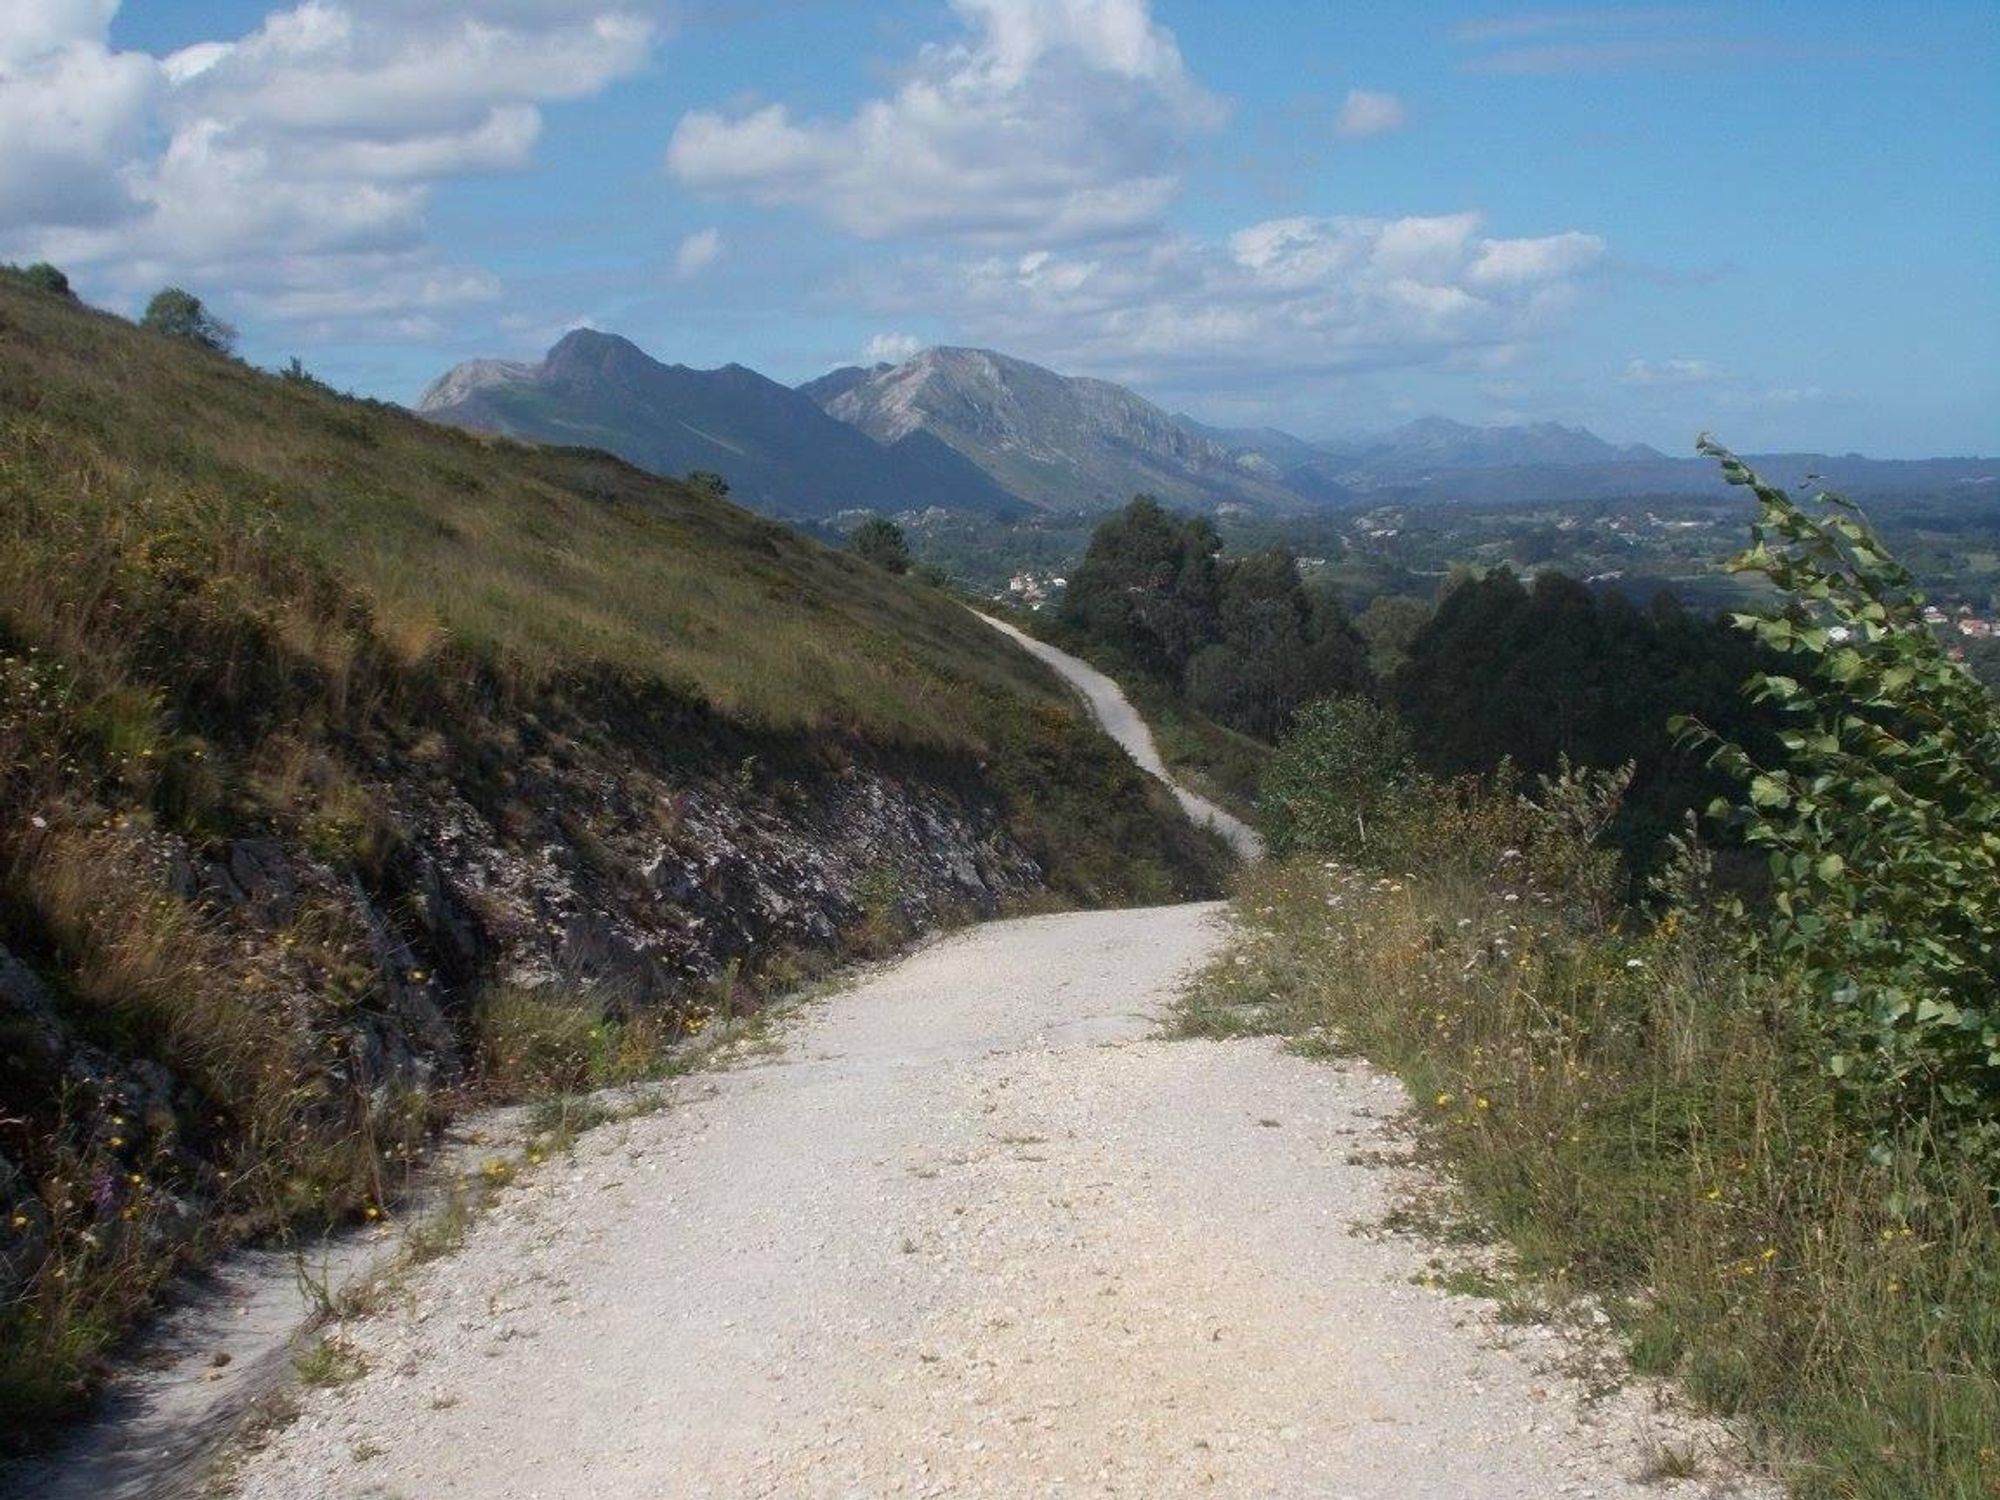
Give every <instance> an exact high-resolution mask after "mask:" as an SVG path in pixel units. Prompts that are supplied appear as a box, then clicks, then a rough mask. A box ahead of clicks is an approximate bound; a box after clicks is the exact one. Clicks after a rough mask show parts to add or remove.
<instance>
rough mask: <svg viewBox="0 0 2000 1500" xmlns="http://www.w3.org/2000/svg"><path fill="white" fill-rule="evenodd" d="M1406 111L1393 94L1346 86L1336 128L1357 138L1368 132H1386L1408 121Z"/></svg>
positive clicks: (1399, 128)
mask: <svg viewBox="0 0 2000 1500" xmlns="http://www.w3.org/2000/svg"><path fill="white" fill-rule="evenodd" d="M1409 118H1410V116H1409V111H1408V110H1406V109H1404V108H1403V101H1402V100H1401V99H1398V98H1397V97H1396V96H1395V95H1394V94H1382V93H1376V92H1374V91H1373V90H1370V89H1349V90H1348V91H1347V98H1346V99H1344V100H1343V101H1341V105H1340V118H1339V119H1338V121H1336V128H1337V129H1338V130H1339V131H1340V133H1341V134H1342V135H1344V136H1348V137H1350V138H1352V139H1359V138H1361V137H1363V136H1370V135H1387V134H1388V133H1389V132H1390V131H1392V130H1401V129H1402V128H1403V126H1404V125H1405V124H1407V123H1408V122H1409Z"/></svg>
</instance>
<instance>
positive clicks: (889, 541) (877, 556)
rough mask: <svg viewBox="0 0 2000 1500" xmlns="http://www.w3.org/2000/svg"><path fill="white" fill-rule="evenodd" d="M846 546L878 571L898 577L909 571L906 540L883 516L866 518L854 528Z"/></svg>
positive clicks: (894, 525)
mask: <svg viewBox="0 0 2000 1500" xmlns="http://www.w3.org/2000/svg"><path fill="white" fill-rule="evenodd" d="M847 544H848V545H849V546H850V547H852V548H853V549H854V551H855V552H856V554H858V555H859V556H861V557H863V558H866V559H867V560H868V561H869V562H872V563H873V564H875V566H876V567H878V568H886V569H888V570H889V571H890V572H891V573H898V574H901V573H907V572H909V571H910V542H909V538H907V537H905V536H904V535H903V528H902V527H900V526H898V525H897V524H896V523H895V522H894V521H892V520H890V519H889V518H888V517H887V516H870V517H869V518H868V519H867V520H865V521H863V522H862V523H861V524H860V525H859V526H857V527H855V528H854V534H853V535H852V536H850V537H849V538H848V539H847Z"/></svg>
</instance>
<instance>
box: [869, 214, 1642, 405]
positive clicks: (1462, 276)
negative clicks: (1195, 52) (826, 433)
mask: <svg viewBox="0 0 2000 1500" xmlns="http://www.w3.org/2000/svg"><path fill="white" fill-rule="evenodd" d="M1603 253H1604V245H1603V242H1602V241H1601V240H1599V239H1598V238H1597V237H1596V236H1595V235H1588V234H1580V233H1571V234H1564V235H1556V236H1550V237H1546V238H1542V239H1503V238H1496V237H1491V236H1488V235H1486V234H1484V233H1483V232H1482V225H1481V221H1480V218H1479V216H1478V215H1476V214H1469V213H1467V214H1450V215H1440V216H1433V217H1409V218H1400V219H1368V218H1335V219H1317V218H1290V219H1273V220H1268V221H1266V222H1263V223H1259V224H1252V225H1248V226H1246V227H1245V228H1243V229H1240V230H1238V231H1237V232H1236V233H1234V234H1232V235H1230V236H1229V237H1228V238H1227V240H1226V241H1224V242H1222V243H1220V244H1216V243H1211V242H1206V241H1199V240H1194V239H1185V238H1166V237H1161V238H1154V239H1149V240H1143V241H1128V242H1124V243H1121V244H1117V245H1111V246H1100V247H1098V248H1096V249H1094V250H1092V251H1091V252H1089V253H1088V254H1079V253H1064V252H1057V251H1049V250H1038V251H1035V252H1033V253H1031V254H1028V255H1025V256H1011V257H1010V256H999V255H993V256H985V257H980V258H977V259H974V260H970V261H960V260H952V259H949V258H944V257H933V258H930V259H928V260H922V261H918V262H913V263H907V262H906V263H904V264H903V265H900V266H898V267H896V268H895V269H894V270H893V271H892V272H886V273H883V274H882V275H881V276H880V277H879V279H878V280H876V281H875V282H874V283H873V284H864V285H862V286H861V287H860V288H858V290H859V291H860V292H861V293H862V294H863V295H864V296H866V297H867V298H868V300H869V301H870V302H871V303H872V304H873V305H874V306H875V307H876V308H877V309H878V310H879V311H882V312H885V313H890V312H897V311H907V310H909V309H910V308H912V307H921V308H924V309H925V310H927V311H930V312H932V313H934V314H944V315H948V316H951V317H953V318H954V319H955V321H956V322H957V323H958V324H959V326H961V327H962V328H963V329H964V330H965V333H966V336H968V337H970V338H973V339H976V340H980V341H991V342H995V343H999V344H1002V345H1003V346H1004V347H1006V348H1009V349H1017V350H1022V351H1024V352H1028V353H1029V354H1030V355H1031V357H1037V358H1041V359H1044V360H1047V361H1049V362H1051V363H1054V364H1057V365H1058V366H1061V367H1064V368H1070V369H1077V370H1085V371H1091V372H1095V373H1100V374H1105V375H1108V376H1111V377H1112V378H1116V379H1126V380H1133V381H1137V382H1140V383H1142V384H1153V385H1158V384H1163V383H1164V384H1171V383H1173V382H1174V381H1175V380H1178V379H1184V378H1189V377H1195V378H1199V379H1202V380H1206V381H1209V382H1211V383H1213V384H1215V385H1217V386H1226V385H1228V384H1229V383H1230V382H1232V381H1241V382H1249V381H1255V380H1262V379H1267V378H1268V377H1269V374H1270V372H1272V371H1274V370H1284V371H1287V372H1289V373H1292V374H1306V373H1328V372H1342V371H1354V370H1365V369H1379V368H1388V367H1394V366H1414V365H1435V366H1450V367H1451V368H1454V369H1498V368H1504V367H1506V366H1507V365H1509V364H1511V363H1513V362H1515V361H1516V360H1518V359H1519V358H1520V357H1521V355H1522V352H1523V350H1524V349H1525V348H1526V347H1528V346H1530V345H1532V344H1533V343H1534V342H1535V341H1537V340H1538V339H1540V338H1542V337H1544V336H1546V335H1547V334H1548V333H1550V332H1552V331H1553V330H1555V329H1556V328H1558V327H1560V326H1561V324H1562V323H1563V321H1564V320H1565V318H1566V316H1567V314H1568V313H1569V311H1570V310H1571V309H1572V308H1573V307H1574V305H1575V304H1576V302H1577V300H1578V298H1579V296H1580V295H1581V292H1582V288H1583V284H1584V278H1585V277H1586V275H1587V274H1588V272H1589V271H1590V269H1591V268H1592V266H1593V265H1594V264H1595V263H1596V262H1597V261H1598V260H1599V259H1600V258H1601V257H1602V255H1603Z"/></svg>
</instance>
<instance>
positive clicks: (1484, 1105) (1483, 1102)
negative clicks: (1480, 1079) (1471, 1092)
mask: <svg viewBox="0 0 2000 1500" xmlns="http://www.w3.org/2000/svg"><path fill="white" fill-rule="evenodd" d="M1473 1102H1474V1103H1475V1104H1477V1105H1478V1106H1479V1108H1481V1109H1491V1108H1492V1107H1493V1106H1492V1104H1491V1103H1490V1102H1489V1101H1488V1100H1487V1098H1486V1096H1485V1095H1484V1094H1481V1095H1480V1096H1479V1097H1478V1098H1477V1099H1476V1100H1474V1101H1473Z"/></svg>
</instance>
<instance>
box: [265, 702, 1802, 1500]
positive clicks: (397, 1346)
mask: <svg viewBox="0 0 2000 1500" xmlns="http://www.w3.org/2000/svg"><path fill="white" fill-rule="evenodd" d="M1078 665H1080V664H1078ZM1086 670H1087V669H1086ZM1111 692H1112V693H1113V694H1114V695H1115V693H1116V689H1115V688H1112V689H1111ZM1116 702H1117V703H1122V702H1123V700H1122V698H1118V699H1117V700H1116ZM1127 712H1128V713H1129V709H1128V710H1127ZM1134 722H1136V720H1135V721H1134ZM1141 727H1142V728H1143V726H1141ZM1147 743H1148V744H1149V742H1147ZM1135 753H1136V752H1135ZM1154 759H1155V762H1156V761H1157V757H1155V758H1154ZM1224 826H1225V827H1227V825H1226V824H1225V825H1224ZM1238 826H1239V827H1240V825H1238ZM1243 831H1244V832H1245V833H1247V832H1248V830H1243ZM1227 938H1228V931H1227V916H1226V913H1225V911H1224V910H1223V909H1222V908H1221V907H1219V906H1216V905H1198V906H1178V907H1169V908H1160V909H1152V910H1138V911H1122V912H1100V913H1085V914H1078V915H1067V916H1054V917H1041V918H1033V919H1028V920H1022V921H1011V922H998V923H993V924H990V925H987V926H984V927H980V928H977V929H974V930H971V931H967V932H963V933H960V934H958V935H957V936H955V937H952V938H950V939H947V940H945V941H943V942H939V943H937V944H934V945H933V946H931V947H928V948H926V949H924V950H923V951H921V952H919V953H917V954H916V955H914V956H913V957H911V958H908V959H906V960H905V961H903V962H901V963H899V964H896V965H894V966H890V967H885V968H883V969H881V970H878V971H876V972H875V973H874V974H872V975H871V976H869V977H867V978H865V979H864V980H863V981H862V982H860V983H859V984H858V985H857V986H856V987H854V988H852V989H850V990H848V991H846V992H844V993H840V994H837V995H834V996H832V997H830V998H827V999H825V1000H823V1001H820V1002H818V1003H816V1004H815V1005H813V1006H811V1007H809V1008H807V1009H805V1010H803V1011H802V1012H801V1013H799V1014H798V1015H797V1016H796V1017H795V1019H794V1020H793V1022H792V1023H791V1024H790V1025H789V1027H788V1028H787V1029H786V1031H785V1033H784V1035H783V1037H782V1040H781V1042H780V1043H777V1044H772V1045H769V1046H765V1047H751V1048H748V1049H745V1050H744V1051H743V1053H742V1055H741V1056H740V1057H738V1059H737V1061H736V1063H735V1065H734V1066H732V1067H727V1068H724V1069H722V1070H720V1071H715V1072H709V1073H702V1074H695V1075H691V1076H689V1077H687V1078H684V1079H682V1080H680V1081H679V1082H678V1083H677V1084H675V1085H674V1086H673V1088H672V1089H671V1091H670V1097H669V1098H668V1101H667V1104H666V1107H665V1108H663V1109H661V1110H660V1111H658V1112H656V1113H652V1114H646V1115H642V1116H639V1117H636V1118H632V1119H628V1120H625V1121H622V1122H620V1123H617V1124H612V1125H606V1126H602V1127H600V1128H599V1129H597V1130H595V1131H592V1132H590V1133H588V1134H587V1135H585V1136H584V1137H583V1138H582V1140H581V1142H580V1143H579V1144H578V1146H577V1148H576V1150H575V1152H574V1154H573V1155H572V1156H570V1157H568V1158H566V1159H563V1160H559V1161H551V1162H549V1163H546V1164H544V1165H543V1166H542V1167H540V1168H538V1169H535V1170H532V1171H530V1172H529V1173H528V1174H527V1175H526V1176H525V1178H524V1179H523V1181H522V1182H521V1183H520V1184H519V1185H517V1186H516V1187H514V1188H512V1189H509V1190H508V1191H506V1192H505V1193H503V1194H502V1195H501V1196H500V1197H499V1198H498V1199H497V1201H496V1204H495V1206H494V1207H493V1208H492V1209H491V1210H490V1211H489V1212H488V1213H487V1214H486V1215H485V1216H483V1217H481V1218H480V1219H478V1220H477V1221H476V1222H475V1223H474V1224H473V1226H472V1228H471V1231H470V1233H469V1235H468V1237H467V1239H466V1242H465V1244H464V1246H463V1247H462V1248H461V1249H460V1250H459V1251H458V1252H457V1253H455V1254H453V1255H449V1256H447V1257H445V1258H443V1259H440V1260H437V1261H433V1262H431V1263H430V1264H428V1265H425V1266H422V1267H419V1268H417V1269H415V1270H414V1271H412V1272H410V1273H409V1275H408V1277H407V1279H406V1280H405V1281H403V1282H401V1283H400V1284H399V1286H398V1289H397V1291H396V1294H395V1296H394V1298H393V1299H392V1304H391V1305H390V1306H389V1307H387V1308H386V1309H384V1310H383V1311H380V1312H378V1313H376V1314H375V1315H373V1316H370V1317H366V1318H362V1319H359V1320H357V1321H354V1322H352V1323H350V1324H347V1325H344V1326H341V1327H339V1328H336V1329H334V1330H333V1336H334V1338H335V1339H336V1340H337V1341H338V1342H339V1343H340V1344H341V1345H342V1346H343V1347H344V1348H345V1349H346V1350H347V1351H349V1353H350V1354H351V1356H352V1357H353V1358H354V1359H355V1360H357V1361H358V1365H357V1366H356V1367H355V1368H357V1369H363V1370H365V1373H362V1374H360V1375H359V1377H358V1378H356V1379H353V1380H352V1381H350V1382H349V1383H346V1384H341V1385H336V1386H330V1387H323V1388H317V1389H310V1390H301V1391H300V1392H299V1397H300V1406H301V1410H300V1414H299V1416H298V1418H297V1420H296V1421H294V1422H293V1423H291V1424H290V1425H289V1426H286V1427H284V1428H282V1429H281V1430H278V1431H276V1432H274V1433H271V1434H269V1435H267V1436H266V1438H265V1439H264V1440H263V1442H262V1444H261V1446H259V1447H258V1448H257V1450H256V1451H254V1452H246V1453H243V1454H241V1455H239V1458H238V1461H237V1462H236V1463H235V1464H233V1465H232V1466H231V1469H230V1471H229V1472H230V1475H231V1478H230V1481H229V1489H230V1491H231V1492H232V1493H236V1494H239V1495H241V1496H242V1497H244V1500H364V1497H365V1500H456V1497H465V1500H474V1497H476V1500H753V1497H764V1500H822V1497H823V1500H889V1497H898V1496H901V1497H919V1496H921V1497H947V1496H949V1497H961V1496H963V1497H993V1500H1027V1497H1055V1496H1114V1495H1115V1496H1126V1497H1139V1500H1171V1497H1178V1496H1217V1497H1228V1500H1308V1497H1310V1500H1339V1497H1352V1500H1361V1497H1368V1500H1391V1497H1393V1500H1546V1497H1556V1496H1566V1495H1567V1496H1600V1497H1613V1496H1631V1497H1638V1496H1649V1497H1657V1496H1661V1495H1692V1494H1708V1493H1722V1492H1730V1493H1734V1492H1736V1491H1734V1490H1732V1489H1729V1488H1728V1487H1727V1486H1726V1485H1725V1484H1724V1483H1723V1482H1722V1481H1720V1480H1716V1481H1710V1480H1706V1479H1702V1480H1687V1481H1656V1480H1650V1479H1646V1478H1644V1477H1643V1476H1644V1475H1645V1474H1646V1473H1647V1471H1648V1468H1649V1463H1650V1460H1651V1458H1652V1455H1654V1454H1655V1453H1656V1452H1657V1451H1658V1449H1659V1447H1660V1445H1662V1444H1666V1443H1669V1442H1670V1443H1671V1444H1672V1445H1673V1447H1674V1449H1675V1451H1676V1453H1677V1454H1683V1455H1684V1454H1686V1453H1689V1452H1696V1451H1699V1449H1700V1445H1701V1444H1703V1443H1707V1442H1709V1441H1710V1440H1711V1438H1712V1434H1709V1433H1708V1432H1707V1431H1706V1430H1705V1429H1702V1428H1700V1427H1699V1426H1697V1425H1694V1424H1690V1423H1687V1422H1686V1421H1685V1420H1684V1419H1681V1418H1678V1417H1674V1416H1671V1415H1668V1414H1667V1413H1666V1412H1665V1411H1663V1409H1662V1408H1661V1406H1660V1405H1659V1402H1658V1399H1657V1395H1656V1393H1654V1392H1652V1391H1650V1390H1647V1389H1644V1388H1640V1387H1628V1388H1626V1389H1624V1390H1623V1391H1621V1392H1618V1393H1615V1394H1612V1395H1609V1396H1604V1395H1602V1394H1601V1393H1599V1394H1598V1395H1597V1396H1595V1397H1587V1396H1586V1393H1585V1392H1584V1391H1583V1390H1582V1388H1581V1387H1580V1386H1579V1385H1578V1384H1577V1383H1576V1382H1575V1381H1574V1380H1573V1379H1572V1378H1571V1377H1570V1376H1568V1375H1566V1374H1563V1373H1561V1371H1560V1369H1559V1368H1558V1366H1559V1365H1561V1364H1563V1363H1565V1362H1567V1361H1571V1360H1572V1359H1573V1358H1574V1356H1575V1354H1576V1349H1575V1347H1574V1346H1573V1345H1571V1344H1570V1343H1568V1342H1566V1341H1565V1340H1563V1339H1561V1338H1557V1337H1556V1336H1554V1335H1552V1334H1548V1333H1546V1332H1544V1331H1542V1330H1538V1329H1525V1330H1523V1329H1503V1328H1501V1326H1500V1325H1499V1324H1498V1323H1497V1322H1496V1321H1495V1320H1494V1318H1493V1317H1492V1314H1491V1310H1490V1308H1489V1307H1488V1306H1487V1305H1486V1304H1483V1303H1480V1302H1477V1301H1474V1300H1472V1299H1467V1298H1460V1297H1451V1296H1448V1295H1446V1294H1444V1293H1442V1292H1439V1291H1436V1290H1432V1289H1430V1288H1429V1287H1428V1286H1424V1285H1419V1284H1418V1283H1419V1282H1420V1281H1426V1280H1429V1279H1431V1278H1430V1277H1429V1276H1428V1275H1427V1267H1428V1255H1429V1252H1428V1251H1427V1249H1426V1248H1425V1247H1424V1246H1422V1245H1420V1244H1417V1243H1414V1242H1412V1241H1409V1240H1406V1239H1400V1238H1396V1237H1393V1236H1388V1235H1383V1234H1376V1233H1369V1232H1367V1230H1368V1227H1369V1226H1371V1225H1374V1224H1376V1223H1377V1222H1378V1221H1380V1220H1381V1219H1382V1217H1383V1216H1384V1214H1385V1213H1386V1212H1387V1210H1388V1209H1389V1208H1390V1207H1391V1205H1392V1200H1393V1198H1394V1196H1395V1194H1396V1192H1397V1191H1398V1188H1399V1184H1400V1185H1402V1186H1407V1183H1406V1182H1405V1181H1404V1174H1403V1173H1401V1172H1400V1171H1399V1170H1397V1169H1396V1168H1394V1167H1385V1166H1384V1165H1383V1162H1384V1161H1385V1160H1388V1159H1391V1158H1394V1157H1396V1156H1397V1155H1398V1154H1399V1153H1400V1152H1401V1150H1402V1141H1401V1138H1400V1136H1399V1133H1398V1131H1397V1128H1396V1125H1395V1120H1396V1117H1397V1116H1398V1114H1399V1112H1400V1111H1401V1109H1402V1107H1403V1102H1404V1101H1403V1098H1402V1095H1401V1092H1400V1090H1399V1088H1398V1087H1397V1086H1396V1085H1395V1084H1394V1083H1393V1082H1392V1081H1390V1080H1387V1079H1385V1078H1384V1077H1382V1076H1381V1075H1379V1074H1377V1073H1375V1072H1374V1071H1373V1070H1371V1069H1369V1068H1367V1067H1366V1066H1364V1065H1361V1064H1358V1063H1354V1064H1340V1065H1327V1064H1324V1063H1318V1062H1308V1061H1305V1060H1302V1059H1300V1058H1297V1057H1294V1056H1291V1055H1289V1054H1287V1053H1285V1052H1284V1051H1283V1050H1282V1049H1281V1048H1280V1047H1279V1045H1278V1044H1277V1043H1275V1042H1273V1041H1270V1040H1242V1041H1234V1042H1187V1041H1167V1040H1161V1039H1159V1036H1158V1030H1159V1028H1158V1024H1157V1023H1158V1018H1159V1016H1160V1014H1161V1012H1162V1011H1163V1010H1164V1009H1166V1008H1167V1007H1168V1006H1170V1005H1171V1003H1172V1002H1173V999H1174V998H1175V996H1176V995H1177V993H1178V992H1179V989H1180V987H1181V985H1182V984H1183V982H1184V981H1185V980H1186V978H1187V977H1188V975H1189V974H1190V972H1191V971H1192V970H1193V969H1194V968H1195V967H1196V966H1198V965H1201V964H1203V963H1207V962H1212V961H1214V960H1215V959H1216V958H1217V956H1218V955H1219V954H1220V953H1221V952H1222V950H1223V948H1224V945H1225V944H1226V941H1227ZM1758 1493H1763V1492H1762V1491H1759V1492H1758Z"/></svg>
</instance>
